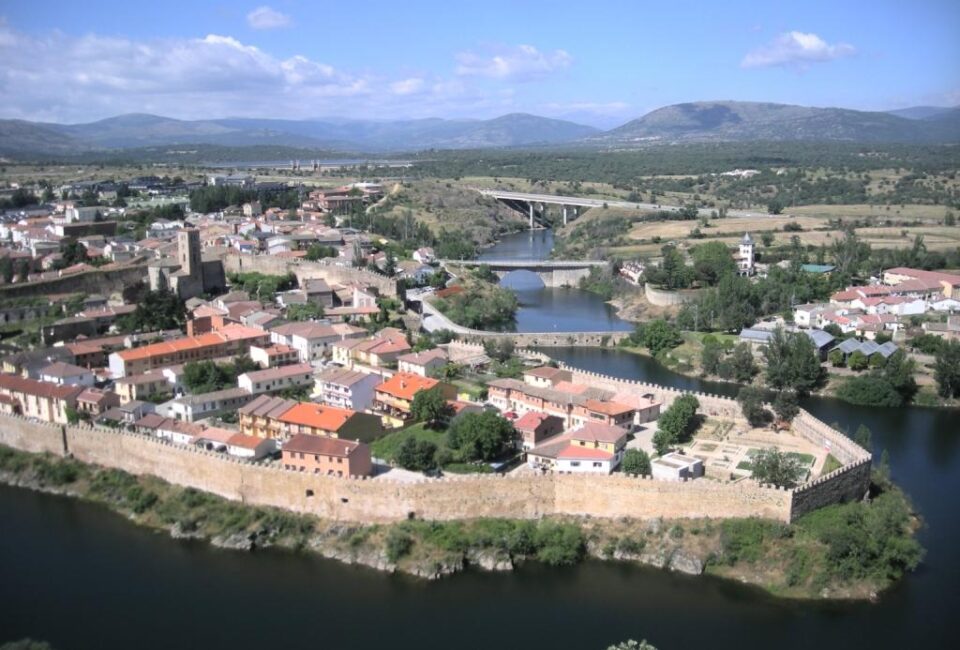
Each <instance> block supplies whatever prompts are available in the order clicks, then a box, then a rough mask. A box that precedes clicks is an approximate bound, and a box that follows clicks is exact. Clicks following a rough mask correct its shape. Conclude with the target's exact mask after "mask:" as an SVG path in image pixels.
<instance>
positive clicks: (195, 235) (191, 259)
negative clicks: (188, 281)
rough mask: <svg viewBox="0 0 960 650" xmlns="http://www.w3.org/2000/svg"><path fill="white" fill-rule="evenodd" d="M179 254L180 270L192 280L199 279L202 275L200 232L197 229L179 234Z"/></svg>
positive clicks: (185, 230)
mask: <svg viewBox="0 0 960 650" xmlns="http://www.w3.org/2000/svg"><path fill="white" fill-rule="evenodd" d="M177 252H178V254H179V257H180V268H181V269H182V270H183V272H184V273H186V274H187V275H188V276H190V277H191V278H195V279H199V278H200V275H201V273H202V269H201V262H200V231H199V230H197V229H196V228H189V229H184V230H181V231H180V232H178V233H177Z"/></svg>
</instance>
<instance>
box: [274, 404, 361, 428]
mask: <svg viewBox="0 0 960 650" xmlns="http://www.w3.org/2000/svg"><path fill="white" fill-rule="evenodd" d="M355 413H356V412H355V411H351V410H348V409H341V408H336V407H334V406H322V405H320V404H314V403H312V402H300V403H298V404H297V405H296V406H293V407H292V408H291V409H290V410H288V411H286V412H285V413H284V414H283V415H281V416H280V417H279V418H277V419H278V420H280V421H281V422H285V423H287V424H297V425H301V426H307V427H311V428H313V429H320V430H322V431H339V430H340V427H342V426H343V425H344V424H345V423H346V422H347V420H349V419H350V418H351V417H353V416H354V414H355Z"/></svg>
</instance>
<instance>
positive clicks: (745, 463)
mask: <svg viewBox="0 0 960 650" xmlns="http://www.w3.org/2000/svg"><path fill="white" fill-rule="evenodd" d="M737 469H742V470H746V471H750V472H752V471H753V463H751V462H750V461H749V460H741V461H740V462H739V463H738V464H737Z"/></svg>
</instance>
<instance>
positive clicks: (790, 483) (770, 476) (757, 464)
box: [752, 447, 804, 488]
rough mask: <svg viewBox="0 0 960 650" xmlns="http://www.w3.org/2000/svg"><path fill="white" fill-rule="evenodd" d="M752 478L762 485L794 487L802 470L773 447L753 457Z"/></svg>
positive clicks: (795, 462) (791, 458)
mask: <svg viewBox="0 0 960 650" xmlns="http://www.w3.org/2000/svg"><path fill="white" fill-rule="evenodd" d="M752 465H753V478H754V479H756V480H757V481H759V482H760V483H762V484H764V485H774V486H776V487H781V488H792V487H796V486H797V484H798V483H799V482H800V479H801V478H802V477H803V474H804V469H803V467H801V466H800V463H799V461H798V460H797V459H796V458H794V457H792V456H788V455H787V454H785V453H782V452H780V451H777V450H776V449H774V448H773V447H771V448H769V449H762V450H760V451H759V452H758V453H757V455H756V456H754V457H753V461H752Z"/></svg>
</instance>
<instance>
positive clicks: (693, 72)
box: [0, 0, 960, 127]
mask: <svg viewBox="0 0 960 650" xmlns="http://www.w3.org/2000/svg"><path fill="white" fill-rule="evenodd" d="M0 99H2V100H3V101H2V102H0V115H2V116H3V117H17V118H24V119H34V120H48V121H58V122H78V121H87V120H93V119H100V118H103V117H108V116H111V115H116V114H120V113H127V112H151V113H157V114H162V115H168V116H172V117H179V118H190V119H195V118H204V117H227V116H243V117H273V118H289V119H303V118H312V117H324V116H342V117H351V118H376V119H397V118H420V117H448V118H463V117H470V118H488V117H494V116H497V115H502V114H504V113H510V112H529V113H536V114H540V115H547V116H552V117H561V118H567V119H574V120H577V121H581V122H585V123H590V124H594V125H597V126H603V127H607V126H614V125H617V124H620V123H623V122H625V121H627V120H629V119H632V118H634V117H639V116H640V115H643V114H644V113H646V112H648V111H650V110H653V109H655V108H658V107H660V106H664V105H667V104H672V103H677V102H684V101H696V100H710V99H736V100H749V101H771V102H784V103H795V104H804V105H812V106H843V107H848V108H858V109H866V110H887V109H892V108H901V107H905V106H913V105H920V104H933V105H957V104H960V1H957V0H952V1H951V0H914V1H911V2H906V1H903V0H900V1H890V0H871V1H860V0H857V1H848V2H844V1H837V0H834V1H832V2H821V1H819V0H810V1H806V2H784V1H777V0H768V1H767V2H763V3H761V2H756V1H755V0H754V1H751V0H728V1H727V2H725V3H716V2H711V3H707V2H700V3H696V2H684V1H682V0H676V1H672V2H642V1H640V0H636V1H634V2H612V1H610V2H608V1H602V0H595V1H593V2H578V3H567V2H523V1H522V0H514V1H513V2H500V1H483V2H455V1H450V2H441V1H436V2H418V1H416V0H409V1H407V2H395V1H394V2H378V1H369V2H364V3H358V2H335V1H332V0H323V1H320V2H308V1H306V0H275V1H273V2H272V3H270V4H260V3H257V2H251V3H242V2H229V3H228V2H202V1H199V0H192V1H189V2H186V1H183V0H166V1H165V2H161V3H142V4H141V3H134V2H129V1H128V2H106V1H97V0H83V1H82V2H79V1H69V2H67V1H64V2H48V1H44V0H31V1H21V0H4V1H3V2H0Z"/></svg>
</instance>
